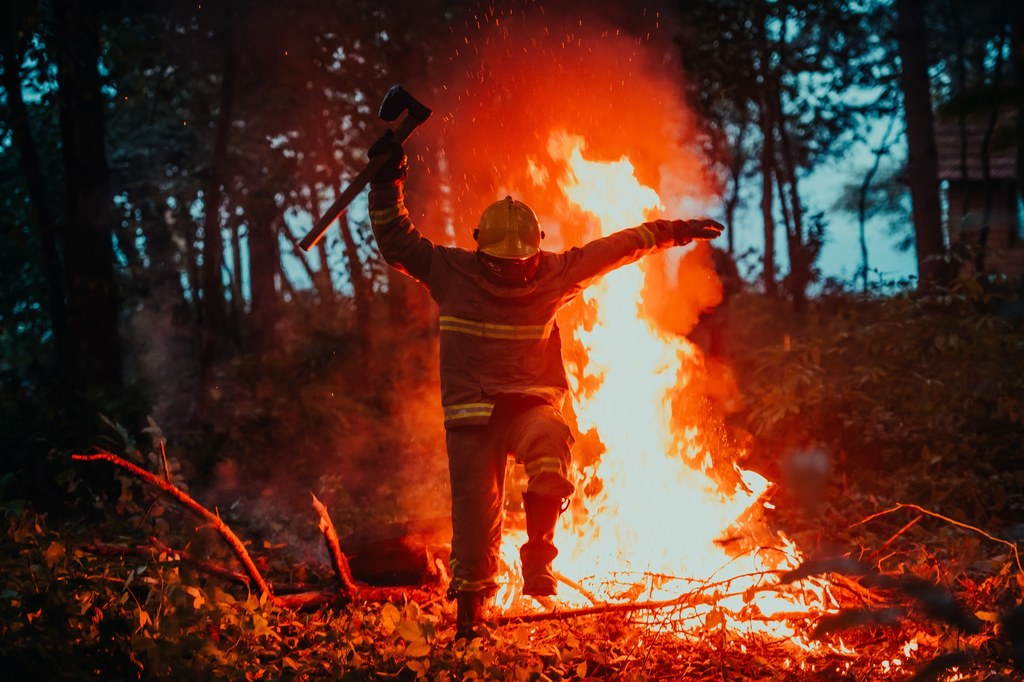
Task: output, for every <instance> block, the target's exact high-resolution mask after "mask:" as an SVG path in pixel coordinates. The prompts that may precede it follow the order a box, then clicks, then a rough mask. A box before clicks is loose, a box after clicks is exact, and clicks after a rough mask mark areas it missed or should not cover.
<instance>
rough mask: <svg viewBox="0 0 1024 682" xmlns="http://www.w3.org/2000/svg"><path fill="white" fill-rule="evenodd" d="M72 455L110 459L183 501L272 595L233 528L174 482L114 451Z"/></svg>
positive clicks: (86, 459) (90, 459) (263, 591)
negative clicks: (211, 528)
mask: <svg viewBox="0 0 1024 682" xmlns="http://www.w3.org/2000/svg"><path fill="white" fill-rule="evenodd" d="M71 459H73V460H77V461H79V462H97V461H103V462H109V463H111V464H113V465H114V466H117V467H120V468H121V469H124V470H125V471H128V472H129V473H131V474H132V475H134V476H136V477H137V478H141V479H142V480H143V481H145V482H146V483H149V484H150V485H152V486H154V487H155V488H156V489H157V490H159V491H160V492H162V493H163V494H164V495H167V496H168V497H170V498H172V499H174V500H175V501H177V502H179V503H181V504H182V505H184V506H185V508H187V509H188V510H189V511H191V512H192V513H193V514H195V515H197V516H199V517H200V518H202V519H205V520H206V521H208V522H209V523H210V525H212V526H213V528H214V530H216V531H217V532H218V533H219V534H220V536H221V537H222V538H224V541H225V542H227V543H228V546H230V547H231V549H232V550H234V552H235V555H236V556H237V557H238V560H239V561H241V562H242V566H244V567H245V572H246V574H247V575H248V576H249V579H250V580H251V581H252V583H253V584H255V585H256V587H257V588H258V589H259V591H260V594H261V596H262V595H267V597H270V598H273V591H272V590H271V589H270V585H269V584H268V583H267V581H266V580H264V579H263V575H262V574H261V573H260V571H259V569H258V568H256V564H255V563H253V560H252V557H250V556H249V552H248V551H247V550H246V549H245V545H244V544H243V543H242V541H241V540H240V539H239V538H238V536H237V535H235V533H234V531H232V530H231V528H229V527H228V525H227V524H226V523H224V521H222V520H221V518H220V516H218V515H217V514H214V513H213V512H211V511H210V510H209V509H207V508H206V507H204V506H203V505H201V504H199V503H198V502H196V501H195V500H194V499H192V497H191V496H189V495H188V494H187V493H185V492H184V491H182V490H180V489H179V488H177V487H175V486H174V485H173V484H171V483H168V482H167V481H164V480H163V479H161V478H159V477H158V476H154V475H153V474H151V473H150V472H148V471H146V470H145V469H143V468H141V467H138V466H136V465H134V464H132V463H131V462H129V461H127V460H126V459H124V458H122V457H118V456H117V455H115V454H113V453H111V452H100V453H97V454H94V455H79V454H75V455H71Z"/></svg>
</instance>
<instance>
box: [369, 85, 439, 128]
mask: <svg viewBox="0 0 1024 682" xmlns="http://www.w3.org/2000/svg"><path fill="white" fill-rule="evenodd" d="M406 110H408V112H409V116H412V117H413V118H414V119H416V120H417V121H419V122H421V123H422V122H423V121H426V120H427V118H428V117H429V116H430V114H431V111H430V109H428V108H427V107H425V106H424V105H423V104H422V103H420V102H419V101H417V99H416V98H415V97H413V96H412V95H410V94H409V91H408V90H406V89H405V88H403V87H402V86H401V85H399V84H397V83H396V84H395V85H392V86H391V89H390V90H388V92H387V94H386V95H384V100H383V101H382V102H381V103H380V111H379V112H378V115H379V116H380V117H381V118H382V119H384V120H385V121H388V122H391V121H394V120H395V119H397V118H398V117H399V116H401V114H402V112H403V111H406Z"/></svg>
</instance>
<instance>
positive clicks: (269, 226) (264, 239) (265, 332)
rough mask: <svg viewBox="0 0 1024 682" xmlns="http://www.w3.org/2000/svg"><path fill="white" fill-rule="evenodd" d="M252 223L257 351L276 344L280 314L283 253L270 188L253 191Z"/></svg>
mask: <svg viewBox="0 0 1024 682" xmlns="http://www.w3.org/2000/svg"><path fill="white" fill-rule="evenodd" d="M246 219H247V222H248V224H249V272H250V277H249V282H250V286H251V287H252V309H251V312H250V315H249V320H250V323H251V328H252V332H253V339H254V342H255V348H256V349H257V350H260V351H262V350H266V349H270V348H273V347H274V346H275V345H276V340H277V335H276V333H275V328H276V324H277V316H278V312H279V303H280V301H279V297H278V293H277V282H276V280H277V273H278V269H279V264H280V262H281V250H280V248H279V247H278V241H277V238H278V237H277V226H278V221H279V219H280V210H279V209H278V207H277V204H276V203H275V202H274V195H273V193H272V191H271V190H270V189H268V188H259V189H256V190H254V191H253V196H252V199H251V200H250V202H249V206H248V207H247V208H246Z"/></svg>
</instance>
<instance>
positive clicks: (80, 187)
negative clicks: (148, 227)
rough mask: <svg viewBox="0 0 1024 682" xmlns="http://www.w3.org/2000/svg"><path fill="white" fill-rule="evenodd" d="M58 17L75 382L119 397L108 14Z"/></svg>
mask: <svg viewBox="0 0 1024 682" xmlns="http://www.w3.org/2000/svg"><path fill="white" fill-rule="evenodd" d="M53 14H54V23H55V34H56V46H57V83H58V98H59V101H60V137H61V152H62V156H63V162H64V189H65V191H64V204H65V212H64V225H63V230H62V233H61V237H62V247H63V248H62V252H63V256H64V282H65V286H66V290H67V318H68V319H67V332H68V355H67V358H66V366H67V368H68V379H69V382H70V385H71V387H72V388H74V389H77V390H101V391H104V392H107V393H108V394H113V393H115V392H117V391H118V390H119V389H120V388H121V385H122V368H121V336H120V330H119V324H118V322H119V308H118V295H117V283H116V278H115V271H114V245H113V227H112V225H113V202H112V197H111V192H110V177H109V169H108V166H107V155H106V150H105V148H104V143H105V133H106V131H105V123H104V118H103V95H102V92H101V90H100V74H99V60H100V17H99V12H98V9H97V4H96V3H94V2H90V1H89V0H55V2H54V4H53Z"/></svg>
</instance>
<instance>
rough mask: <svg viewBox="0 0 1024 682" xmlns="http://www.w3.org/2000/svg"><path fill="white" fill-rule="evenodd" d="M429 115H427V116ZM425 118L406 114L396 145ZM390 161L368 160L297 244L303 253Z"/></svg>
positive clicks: (397, 135) (377, 158)
mask: <svg viewBox="0 0 1024 682" xmlns="http://www.w3.org/2000/svg"><path fill="white" fill-rule="evenodd" d="M428 115H429V114H428ZM425 120H426V119H425V118H422V119H420V118H416V117H414V116H412V115H411V114H407V115H406V117H405V118H404V119H402V122H401V123H400V124H399V126H398V128H397V129H396V130H395V141H396V142H398V144H402V143H403V142H405V141H406V140H407V139H409V136H410V135H412V131H414V130H416V127H417V126H419V124H421V123H423V121H425ZM390 160H391V157H390V156H383V155H381V156H377V157H374V158H372V159H370V163H368V164H366V167H365V168H363V170H361V171H359V174H358V175H356V176H355V177H354V178H352V182H350V183H349V185H348V187H346V188H345V191H343V192H342V193H341V194H340V195H339V196H338V198H337V199H335V200H334V203H333V204H331V206H330V208H328V209H327V210H326V211H324V214H323V215H322V216H321V217H320V220H318V221H317V222H316V225H314V226H313V229H312V230H310V231H309V234H307V235H306V236H305V237H303V238H302V241H301V242H299V246H300V247H302V250H303V251H309V250H310V249H311V248H313V246H315V245H316V243H317V242H318V241H320V238H321V237H323V236H324V232H326V231H327V228H328V227H330V226H331V224H332V223H334V221H335V220H337V219H338V218H340V217H341V214H342V213H344V212H345V209H346V208H348V205H349V204H351V203H352V200H353V199H355V198H356V197H357V196H359V193H360V192H362V191H363V188H364V187H366V185H368V184H369V182H370V180H372V179H373V176H374V175H376V174H377V171H379V170H380V169H381V168H383V167H384V165H385V164H386V163H387V162H388V161H390Z"/></svg>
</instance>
